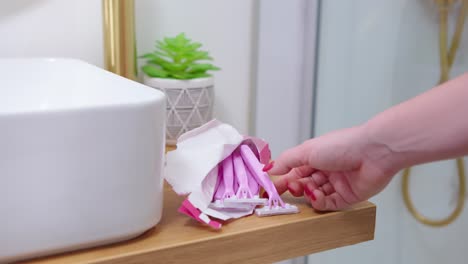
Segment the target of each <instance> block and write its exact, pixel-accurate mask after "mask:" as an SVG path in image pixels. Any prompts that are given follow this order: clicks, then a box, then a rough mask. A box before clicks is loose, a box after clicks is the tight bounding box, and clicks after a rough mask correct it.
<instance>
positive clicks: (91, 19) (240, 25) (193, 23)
mask: <svg viewBox="0 0 468 264" xmlns="http://www.w3.org/2000/svg"><path fill="white" fill-rule="evenodd" d="M135 5H136V28H137V46H138V53H139V54H142V53H144V52H148V51H150V50H151V49H152V48H153V44H154V41H155V40H156V39H158V38H161V37H163V36H166V35H169V36H172V35H175V34H177V33H179V32H182V31H184V32H186V33H187V35H188V36H190V37H191V38H193V39H194V40H197V41H200V42H202V43H204V44H205V48H206V49H208V50H209V51H211V54H212V56H213V57H214V58H215V63H216V65H218V66H220V67H221V68H222V71H219V72H216V73H215V78H216V80H215V81H216V85H215V86H216V90H215V93H216V102H215V104H216V106H215V114H216V116H217V117H218V118H219V119H221V120H223V121H225V122H228V123H231V124H233V125H234V126H235V127H237V128H238V129H239V130H240V131H242V132H244V133H246V132H248V131H249V122H250V117H251V114H250V111H251V108H250V99H251V97H250V94H251V87H252V83H251V82H252V75H253V67H252V65H251V62H252V60H251V58H252V53H253V52H254V50H253V48H252V47H253V41H254V39H255V38H253V36H252V35H253V22H254V21H255V17H254V14H256V13H255V8H254V1H236V0H223V1H217V0H198V1H181V0H136V1H135ZM101 14H102V8H101V1H96V0H81V1H74V0H15V1H2V2H1V3H0V36H2V37H1V41H0V57H30V56H35V57H44V56H54V57H57V56H58V57H75V58H80V59H83V60H85V61H88V62H90V63H93V64H95V65H98V66H103V44H102V39H103V37H102V17H101ZM25 70H34V69H25Z"/></svg>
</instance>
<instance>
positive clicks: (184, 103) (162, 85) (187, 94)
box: [143, 75, 214, 145]
mask: <svg viewBox="0 0 468 264" xmlns="http://www.w3.org/2000/svg"><path fill="white" fill-rule="evenodd" d="M143 83H144V84H146V85H148V86H151V87H153V88H156V89H158V90H161V91H163V92H164V93H165V94H166V97H167V110H166V111H167V112H166V118H167V120H166V143H167V144H168V145H175V144H176V142H177V138H178V137H179V136H180V135H181V134H183V133H185V132H187V131H189V130H192V129H194V128H197V127H199V126H201V125H203V124H205V123H206V122H208V121H210V120H211V119H212V118H213V102H214V79H213V77H208V78H198V79H191V80H175V79H163V78H151V77H148V76H147V75H144V76H143Z"/></svg>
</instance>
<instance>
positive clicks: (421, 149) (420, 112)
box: [365, 74, 468, 169]
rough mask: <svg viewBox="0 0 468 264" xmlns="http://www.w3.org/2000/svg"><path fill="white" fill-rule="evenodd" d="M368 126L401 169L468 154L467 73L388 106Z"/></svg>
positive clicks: (371, 134)
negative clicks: (407, 99) (388, 107)
mask: <svg viewBox="0 0 468 264" xmlns="http://www.w3.org/2000/svg"><path fill="white" fill-rule="evenodd" d="M365 127H366V131H367V133H368V135H369V137H370V139H371V141H372V142H375V143H377V144H381V145H382V146H384V147H386V148H388V150H389V151H390V152H391V153H392V154H391V155H390V156H391V159H392V162H393V163H394V166H398V167H400V168H399V169H401V168H404V167H407V166H411V165H415V164H420V163H425V162H430V161H435V160H442V159H448V158H454V157H459V156H463V155H466V154H468V74H464V75H462V76H460V77H458V78H456V79H454V80H452V81H449V82H447V83H445V84H442V85H440V86H438V87H436V88H434V89H431V90H430V91H428V92H426V93H424V94H422V95H420V96H417V97H415V98H413V99H411V100H409V101H406V102H403V103H401V104H399V105H397V106H395V107H392V108H390V109H388V110H387V111H385V112H383V113H381V114H379V115H377V116H376V117H375V118H373V119H371V120H370V121H369V122H368V123H367V124H366V125H365Z"/></svg>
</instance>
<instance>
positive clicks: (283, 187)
mask: <svg viewBox="0 0 468 264" xmlns="http://www.w3.org/2000/svg"><path fill="white" fill-rule="evenodd" d="M313 172H314V169H313V168H311V167H309V166H301V167H298V168H294V169H292V170H291V171H289V172H288V173H287V174H286V175H283V176H277V177H274V180H273V183H274V184H275V187H276V190H277V191H278V193H279V194H282V193H284V192H285V191H287V190H288V184H289V183H291V182H296V181H297V180H299V179H301V178H304V177H308V176H310V175H311V174H312V173H313Z"/></svg>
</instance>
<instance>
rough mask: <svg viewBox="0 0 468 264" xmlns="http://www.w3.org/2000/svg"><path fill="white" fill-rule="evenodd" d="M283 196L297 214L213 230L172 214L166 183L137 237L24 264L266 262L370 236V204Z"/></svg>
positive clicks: (174, 202) (175, 203) (174, 200)
mask: <svg viewBox="0 0 468 264" xmlns="http://www.w3.org/2000/svg"><path fill="white" fill-rule="evenodd" d="M283 197H284V200H285V201H286V202H288V203H292V204H296V205H298V207H299V208H300V210H301V212H300V213H299V214H295V215H283V216H274V217H264V218H259V217H257V216H255V215H253V216H249V217H244V218H242V219H238V220H235V221H231V222H229V223H226V224H225V225H224V226H223V227H222V229H221V230H220V231H213V230H211V229H210V228H208V227H206V226H203V225H202V224H199V223H197V222H195V221H194V220H192V219H189V218H188V217H186V216H184V215H182V214H180V213H178V212H177V208H178V207H179V205H180V203H181V201H182V197H178V196H177V195H176V194H175V193H174V192H173V191H172V190H171V189H170V188H169V187H168V186H166V187H165V190H164V199H165V201H164V212H163V217H162V220H161V222H160V223H159V224H158V225H157V226H156V227H155V228H153V229H151V230H149V231H147V232H146V233H145V234H143V235H141V236H140V237H138V238H135V239H132V240H129V241H126V242H121V243H117V244H113V245H109V246H102V247H98V248H93V249H87V250H81V251H77V252H71V253H66V254H62V255H57V256H51V257H46V258H40V259H35V260H32V261H29V262H27V263H48V264H54V263H60V264H65V263H204V264H207V263H233V262H235V263H271V262H275V261H280V260H285V259H289V258H294V257H298V256H304V255H308V254H311V253H315V252H320V251H325V250H329V249H333V248H337V247H343V246H347V245H352V244H356V243H360V242H364V241H368V240H372V239H373V237H374V227H375V214H376V207H375V205H373V204H372V203H370V202H363V203H360V204H357V205H355V206H354V207H352V208H351V209H349V210H346V211H341V212H330V213H317V212H315V211H314V210H313V209H311V208H310V206H309V205H308V204H307V203H306V202H305V201H304V199H302V198H294V197H292V196H288V195H283Z"/></svg>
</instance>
